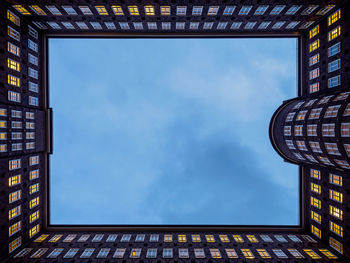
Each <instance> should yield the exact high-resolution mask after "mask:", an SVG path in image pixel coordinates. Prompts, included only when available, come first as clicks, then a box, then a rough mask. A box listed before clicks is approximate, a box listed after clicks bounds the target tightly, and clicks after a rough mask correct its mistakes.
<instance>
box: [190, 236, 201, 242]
mask: <svg viewBox="0 0 350 263" xmlns="http://www.w3.org/2000/svg"><path fill="white" fill-rule="evenodd" d="M192 242H201V237H200V236H199V235H192Z"/></svg>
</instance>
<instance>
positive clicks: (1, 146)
mask: <svg viewBox="0 0 350 263" xmlns="http://www.w3.org/2000/svg"><path fill="white" fill-rule="evenodd" d="M0 152H7V144H0Z"/></svg>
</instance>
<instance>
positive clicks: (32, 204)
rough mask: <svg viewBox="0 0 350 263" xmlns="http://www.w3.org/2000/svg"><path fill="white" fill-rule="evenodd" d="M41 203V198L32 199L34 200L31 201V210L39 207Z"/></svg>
mask: <svg viewBox="0 0 350 263" xmlns="http://www.w3.org/2000/svg"><path fill="white" fill-rule="evenodd" d="M39 201H40V200H39V196H38V197H36V198H34V199H32V200H30V202H29V208H30V209H32V208H34V207H36V206H37V205H39Z"/></svg>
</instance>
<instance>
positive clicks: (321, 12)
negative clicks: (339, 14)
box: [316, 5, 335, 16]
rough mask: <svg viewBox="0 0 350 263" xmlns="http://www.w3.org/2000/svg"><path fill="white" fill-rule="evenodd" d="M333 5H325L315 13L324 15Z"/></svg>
mask: <svg viewBox="0 0 350 263" xmlns="http://www.w3.org/2000/svg"><path fill="white" fill-rule="evenodd" d="M334 7H335V5H327V6H326V7H323V8H321V9H320V10H318V12H317V13H316V15H322V16H323V15H325V14H327V13H328V11H330V10H332V9H333V8H334Z"/></svg>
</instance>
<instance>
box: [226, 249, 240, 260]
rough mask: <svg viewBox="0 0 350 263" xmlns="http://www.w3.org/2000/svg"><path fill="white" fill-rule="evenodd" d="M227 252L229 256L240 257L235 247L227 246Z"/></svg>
mask: <svg viewBox="0 0 350 263" xmlns="http://www.w3.org/2000/svg"><path fill="white" fill-rule="evenodd" d="M225 252H226V254H227V257H228V258H238V255H237V252H236V250H235V249H234V248H226V249H225Z"/></svg>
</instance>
